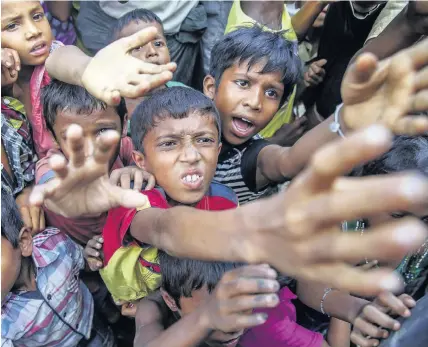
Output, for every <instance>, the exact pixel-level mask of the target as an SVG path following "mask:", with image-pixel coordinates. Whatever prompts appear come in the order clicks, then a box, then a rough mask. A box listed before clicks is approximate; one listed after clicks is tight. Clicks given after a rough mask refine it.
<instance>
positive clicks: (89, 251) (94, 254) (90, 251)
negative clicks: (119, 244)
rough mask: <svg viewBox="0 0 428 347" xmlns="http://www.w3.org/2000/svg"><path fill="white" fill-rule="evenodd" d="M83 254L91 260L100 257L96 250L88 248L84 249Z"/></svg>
mask: <svg viewBox="0 0 428 347" xmlns="http://www.w3.org/2000/svg"><path fill="white" fill-rule="evenodd" d="M85 254H86V255H87V256H89V257H93V258H98V257H99V256H100V253H99V252H98V251H97V250H96V249H93V248H90V247H86V248H85Z"/></svg>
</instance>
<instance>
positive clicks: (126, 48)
mask: <svg viewBox="0 0 428 347" xmlns="http://www.w3.org/2000/svg"><path fill="white" fill-rule="evenodd" d="M157 32H158V31H157V29H156V28H155V27H148V28H145V29H143V30H140V31H138V32H136V33H135V34H133V35H131V36H128V37H124V38H122V39H120V40H118V41H117V44H118V45H120V47H121V48H122V51H123V52H124V53H129V52H130V51H131V50H133V49H134V48H138V47H141V46H144V45H145V44H147V43H149V42H150V41H152V40H153V39H154V38H155V37H156V34H157Z"/></svg>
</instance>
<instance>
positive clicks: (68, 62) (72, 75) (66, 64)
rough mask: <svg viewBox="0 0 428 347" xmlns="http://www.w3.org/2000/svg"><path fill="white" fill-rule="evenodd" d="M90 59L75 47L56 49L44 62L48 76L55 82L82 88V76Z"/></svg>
mask: <svg viewBox="0 0 428 347" xmlns="http://www.w3.org/2000/svg"><path fill="white" fill-rule="evenodd" d="M90 60H91V58H90V57H88V56H87V55H86V54H85V53H83V52H82V51H81V50H80V49H79V48H77V47H75V46H63V47H59V48H57V49H56V50H55V51H53V52H52V53H51V55H50V56H49V58H48V59H47V60H46V69H47V71H48V73H49V75H50V76H51V77H53V78H55V79H57V80H60V81H62V82H66V83H69V84H74V85H77V86H82V76H83V73H84V71H85V69H86V66H87V65H88V64H89V62H90Z"/></svg>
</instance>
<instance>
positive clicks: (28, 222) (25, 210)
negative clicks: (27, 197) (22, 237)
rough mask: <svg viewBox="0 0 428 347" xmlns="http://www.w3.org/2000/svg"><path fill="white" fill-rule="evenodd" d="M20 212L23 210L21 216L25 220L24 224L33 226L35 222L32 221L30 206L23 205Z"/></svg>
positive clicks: (29, 226)
mask: <svg viewBox="0 0 428 347" xmlns="http://www.w3.org/2000/svg"><path fill="white" fill-rule="evenodd" d="M19 212H21V218H22V221H23V222H24V225H25V226H26V227H28V228H32V227H33V223H32V221H31V214H30V208H29V207H27V206H24V207H21V208H20V209H19Z"/></svg>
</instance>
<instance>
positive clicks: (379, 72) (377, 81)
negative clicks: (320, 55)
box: [341, 39, 428, 135]
mask: <svg viewBox="0 0 428 347" xmlns="http://www.w3.org/2000/svg"><path fill="white" fill-rule="evenodd" d="M341 94H342V100H343V103H344V107H343V109H342V118H343V121H344V123H345V125H346V127H348V128H351V129H358V128H362V127H365V126H368V125H370V124H373V123H379V124H383V125H384V126H387V127H388V128H389V129H391V130H392V131H393V132H394V133H396V134H407V135H415V134H422V133H425V132H427V131H428V118H427V117H423V116H418V117H416V116H413V117H412V116H411V115H412V114H414V113H416V112H419V111H424V110H427V109H428V39H425V40H424V41H422V42H420V43H419V44H417V45H415V46H412V47H410V48H408V49H405V50H402V51H400V52H398V53H396V54H395V55H393V56H392V57H390V58H387V59H384V60H382V61H378V60H377V58H376V57H375V56H374V55H373V54H370V53H365V54H362V55H360V56H359V57H358V58H357V59H356V61H355V62H354V63H353V64H352V65H351V66H350V67H348V69H347V71H346V74H345V76H344V78H343V81H342V89H341Z"/></svg>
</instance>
